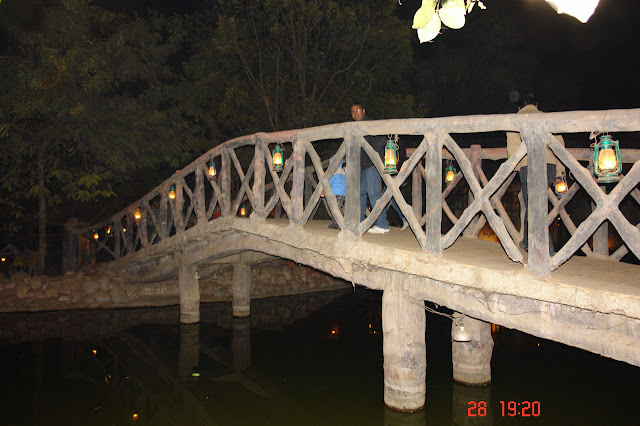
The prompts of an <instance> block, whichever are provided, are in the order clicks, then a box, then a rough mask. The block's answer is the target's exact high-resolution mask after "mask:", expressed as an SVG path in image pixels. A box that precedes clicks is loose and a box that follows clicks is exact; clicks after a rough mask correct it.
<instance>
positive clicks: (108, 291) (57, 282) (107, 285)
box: [0, 260, 350, 312]
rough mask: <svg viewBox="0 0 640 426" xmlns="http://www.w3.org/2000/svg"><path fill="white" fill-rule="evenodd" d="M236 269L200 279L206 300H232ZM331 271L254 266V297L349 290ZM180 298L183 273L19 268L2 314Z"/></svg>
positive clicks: (5, 284)
mask: <svg viewBox="0 0 640 426" xmlns="http://www.w3.org/2000/svg"><path fill="white" fill-rule="evenodd" d="M231 279H232V270H231V267H228V268H227V269H222V270H220V271H219V272H218V273H216V274H213V275H212V276H209V277H204V278H201V280H200V299H201V301H202V302H217V301H231V296H232V294H231ZM349 286H350V284H348V283H346V282H345V281H342V280H339V279H336V278H334V277H332V276H331V275H327V274H325V273H323V272H320V271H317V270H315V269H312V268H307V267H304V266H301V265H297V264H295V263H293V262H290V261H282V260H276V261H272V262H269V263H263V264H259V265H254V266H253V267H252V268H251V297H252V299H259V298H265V297H274V296H286V295H293V294H305V293H312V292H318V291H329V290H336V289H341V288H347V287H349ZM179 302H180V299H179V292H178V280H177V277H176V278H175V279H174V280H170V281H164V282H154V283H146V282H139V283H131V282H124V281H123V280H122V279H120V277H119V276H118V274H117V273H114V272H113V271H109V270H106V269H105V268H102V267H101V265H92V266H91V267H89V268H87V269H86V270H85V271H81V272H77V273H73V272H67V273H66V274H65V275H62V276H53V277H48V276H29V275H28V274H26V273H25V272H17V273H15V274H13V275H12V276H11V277H6V276H5V277H2V278H1V279H0V312H20V311H47V310H60V309H81V308H82V309H86V308H90V309H93V308H107V309H109V308H131V307H143V306H167V305H174V304H178V303H179Z"/></svg>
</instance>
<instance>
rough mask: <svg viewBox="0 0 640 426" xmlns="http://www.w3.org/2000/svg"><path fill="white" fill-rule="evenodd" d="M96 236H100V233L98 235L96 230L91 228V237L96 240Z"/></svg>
mask: <svg viewBox="0 0 640 426" xmlns="http://www.w3.org/2000/svg"><path fill="white" fill-rule="evenodd" d="M98 238H100V235H98V231H96V230H95V229H94V230H93V239H94V240H97V239H98Z"/></svg>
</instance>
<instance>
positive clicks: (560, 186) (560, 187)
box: [553, 176, 567, 198]
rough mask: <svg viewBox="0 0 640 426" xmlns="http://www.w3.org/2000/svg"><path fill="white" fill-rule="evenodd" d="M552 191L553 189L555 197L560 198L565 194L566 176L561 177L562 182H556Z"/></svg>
mask: <svg viewBox="0 0 640 426" xmlns="http://www.w3.org/2000/svg"><path fill="white" fill-rule="evenodd" d="M553 189H554V191H555V193H556V197H558V198H562V196H563V195H564V194H566V193H567V178H566V176H562V180H560V181H558V182H557V183H556V184H555V185H554V186H553Z"/></svg>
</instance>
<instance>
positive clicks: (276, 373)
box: [0, 287, 640, 425]
mask: <svg viewBox="0 0 640 426" xmlns="http://www.w3.org/2000/svg"><path fill="white" fill-rule="evenodd" d="M381 296H382V295H381V293H380V292H377V291H372V290H366V289H363V288H361V287H357V288H356V290H355V291H353V290H347V291H339V292H329V293H318V294H314V295H305V296H291V297H282V298H274V299H269V300H256V301H254V302H252V306H251V309H252V316H251V319H243V320H237V319H233V318H232V316H231V305H230V303H213V304H205V305H202V308H201V323H200V324H197V325H180V324H179V323H178V318H179V311H178V307H175V306H174V307H169V308H153V309H131V310H114V311H74V312H47V313H33V314H4V315H0V360H1V364H0V377H2V380H1V381H0V424H3V425H114V424H115V425H127V424H140V425H142V424H147V425H199V424H204V425H383V424H387V425H396V424H397V425H400V424H410V425H423V424H431V425H449V424H563V425H564V424H579V425H591V424H593V425H602V424H637V421H638V400H637V397H638V394H639V393H638V390H637V387H638V383H640V368H638V367H634V366H631V365H628V364H625V363H621V362H617V361H613V360H610V359H607V358H603V357H601V356H599V355H595V354H592V353H589V352H584V351H581V350H578V349H575V348H571V347H568V346H565V345H562V344H559V343H555V342H551V341H547V340H543V339H539V338H536V337H533V336H529V335H527V334H524V333H521V332H518V331H516V330H509V329H505V328H499V329H497V330H495V332H494V340H495V348H494V354H493V359H492V380H493V381H492V383H491V385H490V386H487V387H481V388H474V387H467V386H463V385H459V384H456V383H453V381H452V378H451V377H452V367H451V343H450V338H449V334H450V327H451V322H450V321H449V320H448V319H447V318H445V317H442V316H438V315H433V314H428V315H427V370H428V371H427V402H426V408H425V410H422V411H420V412H418V413H414V414H410V415H409V414H401V413H396V412H393V411H391V410H389V409H386V408H385V407H384V402H383V371H382V334H381ZM470 401H476V403H475V406H476V407H477V408H476V410H475V411H472V414H478V415H480V414H482V416H476V417H469V408H470V407H472V405H473V403H472V405H470ZM481 401H483V402H481ZM501 401H504V403H501ZM508 401H515V402H514V403H512V404H511V405H509V402H508ZM524 401H529V404H526V403H524ZM534 401H537V402H534ZM517 403H520V405H515V404H517ZM503 406H504V415H503ZM527 406H528V407H529V409H528V410H525V411H527V412H526V414H532V415H533V414H539V415H537V416H535V417H534V416H530V417H523V416H522V411H523V408H525V407H527ZM484 407H486V410H482V409H481V408H484ZM516 410H518V412H519V413H520V414H519V415H516V416H513V417H510V416H509V414H513V413H515V411H516Z"/></svg>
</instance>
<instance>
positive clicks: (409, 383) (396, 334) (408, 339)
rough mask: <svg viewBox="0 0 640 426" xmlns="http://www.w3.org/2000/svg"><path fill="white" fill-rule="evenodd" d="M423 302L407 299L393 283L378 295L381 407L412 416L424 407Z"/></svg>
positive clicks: (424, 353) (424, 325) (425, 370)
mask: <svg viewBox="0 0 640 426" xmlns="http://www.w3.org/2000/svg"><path fill="white" fill-rule="evenodd" d="M425 328H426V315H425V310H424V302H423V301H421V300H416V299H413V298H410V297H408V296H407V295H406V294H405V292H404V291H402V288H401V287H400V286H399V285H398V284H397V283H392V284H391V285H389V287H387V289H386V290H384V293H383V295H382V331H383V344H382V351H383V354H384V403H385V404H386V405H387V406H388V407H389V408H392V409H394V410H398V411H407V412H412V411H416V410H419V409H421V408H422V407H424V402H425V395H426V388H427V383H426V373H427V350H426V349H427V347H426V342H425Z"/></svg>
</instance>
